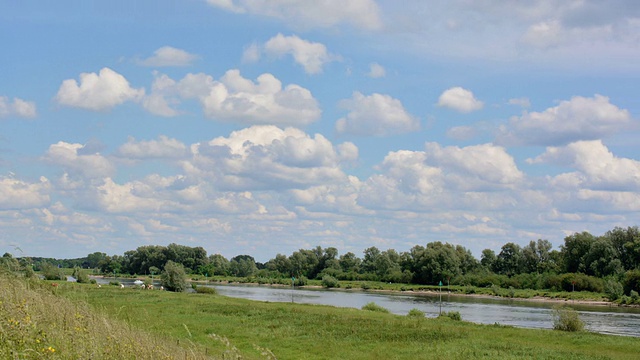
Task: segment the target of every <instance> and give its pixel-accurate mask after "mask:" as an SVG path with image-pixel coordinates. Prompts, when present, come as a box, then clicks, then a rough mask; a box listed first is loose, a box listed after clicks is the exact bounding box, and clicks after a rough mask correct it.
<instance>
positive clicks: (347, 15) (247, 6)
mask: <svg viewBox="0 0 640 360" xmlns="http://www.w3.org/2000/svg"><path fill="white" fill-rule="evenodd" d="M207 2H208V3H209V4H210V5H212V6H216V7H219V8H221V9H224V10H227V11H232V12H235V13H248V14H255V15H262V16H267V17H272V18H276V19H280V20H282V21H284V22H287V23H290V24H292V25H294V26H297V27H304V28H311V27H323V28H332V27H334V26H336V25H338V24H341V23H346V24H350V25H352V26H355V27H357V28H361V29H366V30H375V29H379V28H381V27H382V21H381V19H380V9H379V8H378V5H377V4H376V2H375V1H374V0H349V1H344V0H323V1H304V0H294V1H291V0H269V1H267V0H258V1H255V0H207Z"/></svg>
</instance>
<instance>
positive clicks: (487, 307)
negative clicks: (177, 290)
mask: <svg viewBox="0 0 640 360" xmlns="http://www.w3.org/2000/svg"><path fill="white" fill-rule="evenodd" d="M96 280H97V281H98V283H101V284H108V283H109V280H113V279H107V278H96ZM118 280H119V281H120V282H121V283H123V284H124V285H125V286H127V287H133V286H134V285H133V281H134V280H132V279H118ZM154 284H155V285H156V286H157V288H159V285H160V284H159V282H157V280H156V281H154ZM201 286H211V287H214V288H216V290H217V291H218V293H219V294H220V295H224V296H229V297H236V298H243V299H249V300H255V301H268V302H292V301H293V302H296V303H303V304H317V305H330V306H337V307H349V308H356V309H360V308H361V307H362V306H363V305H365V304H367V303H370V302H375V303H376V304H378V305H380V306H382V307H384V308H386V309H388V310H389V311H390V312H392V313H394V314H398V315H406V314H407V313H408V312H409V310H411V309H414V308H416V309H419V310H421V311H424V312H425V314H426V316H427V317H436V316H438V314H439V313H440V309H441V308H442V311H445V312H446V311H458V312H460V315H461V316H462V320H465V321H470V322H474V323H478V324H495V323H498V324H500V325H510V326H515V327H522V328H537V329H551V328H553V317H552V314H553V307H554V306H555V305H557V303H552V302H534V301H525V300H513V299H501V298H483V297H475V296H460V295H458V296H456V295H452V294H448V293H446V292H443V293H442V301H440V295H439V294H437V293H436V294H434V293H421V294H419V295H416V294H411V293H379V292H365V291H359V290H353V291H350V290H346V291H343V290H326V289H298V288H296V289H294V290H292V289H291V288H286V287H271V286H252V285H218V284H216V285H201ZM565 304H566V305H569V306H571V307H572V308H574V309H576V310H577V311H578V313H579V314H580V319H582V321H584V323H585V327H586V328H587V330H589V331H593V332H598V333H602V334H611V335H624V336H634V337H640V308H625V307H617V306H593V305H592V306H589V305H582V304H577V303H572V302H571V301H567V302H565Z"/></svg>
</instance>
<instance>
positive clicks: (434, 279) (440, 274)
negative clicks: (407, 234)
mask: <svg viewBox="0 0 640 360" xmlns="http://www.w3.org/2000/svg"><path fill="white" fill-rule="evenodd" d="M411 253H412V255H411V256H412V257H413V259H414V267H413V269H412V270H413V273H414V279H415V281H416V282H418V283H420V284H437V283H438V282H440V281H445V282H446V280H447V279H449V278H452V277H454V276H455V275H458V274H459V273H460V260H459V259H458V256H457V254H456V250H455V248H454V247H453V245H451V244H443V243H441V242H439V241H436V242H432V243H428V244H427V246H426V247H425V248H423V247H421V246H414V247H413V248H412V249H411Z"/></svg>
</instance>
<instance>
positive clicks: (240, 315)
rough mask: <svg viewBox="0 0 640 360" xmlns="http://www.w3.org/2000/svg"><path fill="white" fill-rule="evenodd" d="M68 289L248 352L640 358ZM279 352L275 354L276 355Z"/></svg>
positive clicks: (296, 311) (263, 308) (493, 330)
mask: <svg viewBox="0 0 640 360" xmlns="http://www.w3.org/2000/svg"><path fill="white" fill-rule="evenodd" d="M60 293H61V294H64V296H65V297H67V298H69V299H72V300H73V301H74V302H75V301H83V302H84V301H86V302H88V303H89V304H91V306H92V307H93V308H94V309H96V310H97V311H99V312H101V313H104V314H105V315H106V316H109V317H112V318H116V319H119V320H120V321H122V322H124V323H126V324H129V325H130V326H131V327H132V328H136V329H143V330H145V331H147V332H149V333H151V334H152V335H154V336H162V337H166V338H170V339H173V341H175V342H176V344H178V343H182V344H184V343H193V344H194V345H195V346H197V347H198V348H201V349H203V351H205V352H206V353H207V354H215V355H216V356H220V357H223V358H225V357H226V358H243V359H264V358H270V357H271V358H273V357H276V358H278V359H415V358H430V359H434V358H435V359H470V358H487V359H497V358H500V359H516V358H519V359H532V358H533V359H535V358H540V359H542V358H544V359H637V358H638V349H640V340H639V339H637V338H626V337H616V336H606V335H598V334H591V333H584V332H583V333H565V332H559V331H553V330H532V329H516V328H510V327H503V326H486V325H476V324H471V323H466V322H464V321H462V322H460V321H453V320H451V319H448V318H438V319H427V318H411V317H406V316H398V315H392V314H385V313H379V312H371V311H364V310H357V309H344V308H334V307H328V306H318V305H305V304H292V303H267V302H254V301H249V300H243V299H236V298H227V297H223V296H219V295H209V294H193V293H169V292H162V291H142V290H136V289H119V288H115V287H109V286H103V287H102V288H100V289H98V288H97V287H95V286H89V285H87V286H84V285H78V284H64V286H63V287H62V288H61V289H60ZM463 320H464V319H463ZM272 355H273V356H272Z"/></svg>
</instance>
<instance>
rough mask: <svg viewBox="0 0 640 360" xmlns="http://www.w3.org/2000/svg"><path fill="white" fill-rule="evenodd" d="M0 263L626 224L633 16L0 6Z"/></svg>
mask: <svg viewBox="0 0 640 360" xmlns="http://www.w3.org/2000/svg"><path fill="white" fill-rule="evenodd" d="M0 43H1V44H2V50H1V51H0V251H2V252H3V253H4V252H10V253H12V254H14V255H15V256H33V257H36V256H37V257H55V258H76V257H84V256H86V255H87V254H90V253H93V252H104V253H107V254H108V255H114V254H117V255H122V254H123V253H124V252H125V251H128V250H134V249H136V248H137V247H139V246H145V245H168V244H170V243H177V244H181V245H187V246H193V247H195V246H201V247H203V248H204V249H205V250H207V253H208V254H216V253H219V254H222V255H224V256H225V257H227V258H230V257H233V256H235V255H239V254H249V255H252V256H254V257H255V258H256V260H258V261H262V262H264V261H267V260H269V259H271V258H273V257H275V255H276V254H278V253H281V254H285V255H290V254H291V253H292V252H294V251H296V250H298V249H301V248H302V249H309V248H313V247H316V246H322V247H323V248H325V247H336V248H337V249H338V250H339V253H340V254H344V253H346V252H348V251H351V252H354V253H356V254H357V255H359V256H362V251H363V250H364V249H366V248H368V247H371V246H376V247H378V248H379V249H381V250H386V249H395V250H396V251H399V252H402V251H408V250H409V249H410V248H411V247H413V246H415V245H422V246H424V245H426V244H427V243H429V242H433V241H441V242H448V243H451V244H456V245H458V244H459V245H462V246H464V247H466V248H467V249H469V250H471V251H472V253H473V254H474V255H475V256H476V257H477V258H479V257H480V253H481V251H482V250H483V249H487V248H488V249H492V250H494V251H496V252H499V250H500V248H501V246H502V245H504V244H505V243H507V242H514V243H517V244H520V245H526V244H528V243H529V241H531V240H537V239H547V240H549V241H551V243H552V244H553V245H554V247H555V248H556V249H558V248H559V247H560V246H561V245H562V244H563V241H564V237H565V236H567V235H571V234H573V233H575V232H582V231H589V232H591V233H592V234H594V235H602V234H604V233H605V232H606V231H608V230H611V229H613V228H614V227H617V226H621V227H627V226H636V225H640V141H638V138H639V135H640V122H639V119H640V85H639V84H640V62H639V61H638V59H640V2H638V1H636V0H609V1H600V0H538V1H527V2H516V1H510V2H505V1H497V0H486V1H472V0H451V1H418V0H405V1H402V2H399V1H396V0H318V1H302V0H271V1H267V0H206V1H205V0H185V1H170V0H169V1H152V0H139V1H130V0H127V1H123V0H115V1H109V2H97V1H95V2H94V1H84V0H76V1H62V2H42V1H32V0H24V1H18V2H16V1H9V0H0Z"/></svg>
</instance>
